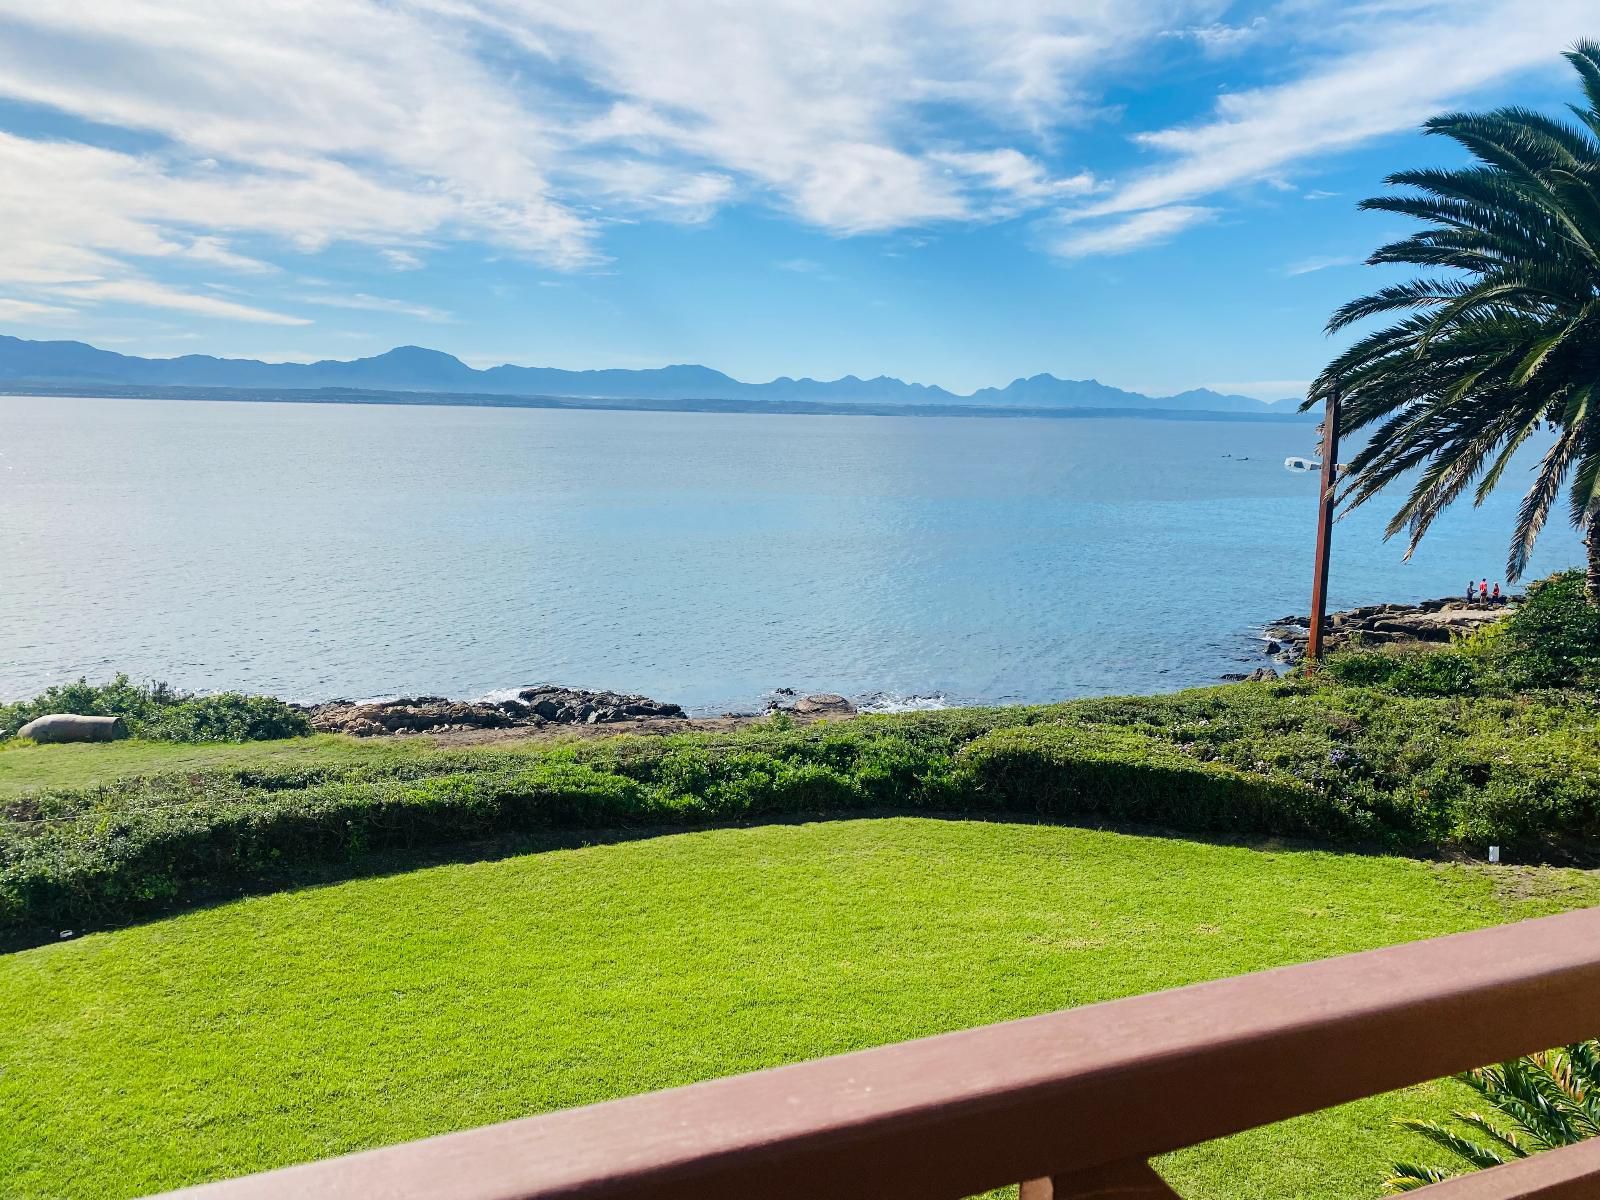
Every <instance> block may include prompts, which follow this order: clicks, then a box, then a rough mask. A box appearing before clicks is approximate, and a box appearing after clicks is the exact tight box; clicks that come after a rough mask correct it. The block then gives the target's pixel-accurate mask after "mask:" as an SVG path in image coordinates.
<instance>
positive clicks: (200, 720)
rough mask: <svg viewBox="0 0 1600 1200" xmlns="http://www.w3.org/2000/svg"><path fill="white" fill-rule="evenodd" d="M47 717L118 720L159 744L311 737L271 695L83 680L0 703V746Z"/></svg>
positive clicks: (297, 715)
mask: <svg viewBox="0 0 1600 1200" xmlns="http://www.w3.org/2000/svg"><path fill="white" fill-rule="evenodd" d="M50 713H78V714H80V715H82V716H101V717H121V718H122V720H123V723H124V724H126V725H127V727H128V732H129V733H130V734H131V735H132V736H134V737H137V738H144V739H148V740H151V741H159V742H248V741H264V740H267V739H270V738H287V737H300V736H303V735H305V734H308V733H310V732H311V722H310V721H309V720H308V719H307V718H306V715H305V713H303V712H301V711H300V710H299V709H297V708H295V707H294V706H293V705H290V704H286V703H284V702H283V701H282V700H278V699H275V698H273V697H271V696H246V695H244V694H243V693H240V692H222V693H218V694H216V695H210V696H197V695H195V694H193V693H191V692H182V691H178V690H177V689H175V688H172V687H169V686H168V685H167V684H165V683H134V682H133V681H132V680H131V679H129V678H128V677H127V676H126V675H118V676H117V677H116V678H115V679H113V680H112V681H111V682H110V683H104V684H94V683H90V682H89V681H88V680H87V679H80V680H78V681H77V682H76V683H66V684H57V685H56V686H54V687H50V688H46V689H45V690H44V691H43V692H41V693H40V694H39V695H37V696H35V697H33V698H32V699H31V700H19V701H17V702H15V703H13V704H0V744H3V743H4V742H5V741H7V740H9V739H11V738H13V737H15V736H16V734H17V731H18V730H20V729H21V728H22V727H23V726H24V725H26V724H27V723H28V722H29V721H31V720H33V719H34V718H35V717H43V716H47V715H49V714H50Z"/></svg>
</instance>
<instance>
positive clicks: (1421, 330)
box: [1305, 41, 1600, 604]
mask: <svg viewBox="0 0 1600 1200" xmlns="http://www.w3.org/2000/svg"><path fill="white" fill-rule="evenodd" d="M1566 57H1567V59H1568V61H1569V62H1571V64H1572V66H1573V68H1574V69H1575V70H1576V71H1577V73H1578V76H1579V79H1580V82H1581V85H1582V91H1583V97H1584V102H1583V103H1582V104H1577V105H1572V106H1571V108H1572V112H1573V114H1574V115H1575V116H1576V118H1577V124H1573V123H1571V122H1566V121H1560V120H1556V119H1553V118H1551V117H1548V116H1545V115H1544V114H1542V113H1539V112H1536V111H1534V110H1531V109H1527V108H1501V109H1496V110H1494V111H1492V112H1487V113H1450V114H1446V115H1443V116H1439V117H1435V118H1434V119H1432V120H1431V121H1429V122H1427V124H1426V125H1425V126H1424V129H1425V130H1426V131H1427V132H1428V133H1430V134H1436V135H1439V136H1442V137H1446V138H1449V139H1451V140H1452V141H1454V142H1456V143H1458V144H1459V145H1460V146H1461V147H1463V148H1464V149H1465V150H1466V151H1467V152H1468V153H1469V154H1471V156H1472V158H1473V160H1474V162H1473V163H1472V165H1470V166H1465V167H1456V168H1426V169H1422V170H1412V171H1400V172H1397V173H1395V174H1393V175H1391V176H1389V178H1388V180H1387V182H1388V183H1389V184H1390V185H1391V186H1395V187H1400V188H1404V189H1407V190H1406V191H1405V192H1403V193H1401V194H1397V195H1384V196H1378V197H1375V198H1373V199H1370V200H1366V201H1363V202H1362V207H1363V208H1364V209H1367V210H1369V211H1374V212H1382V213H1390V214H1394V215H1396V216H1402V217H1409V218H1413V219H1416V220H1420V221H1423V222H1425V223H1426V228H1424V229H1421V230H1419V231H1418V232H1416V233H1414V234H1412V235H1411V236H1410V237H1407V238H1404V239H1401V240H1399V241H1395V242H1391V243H1389V244H1388V245H1385V246H1382V247H1380V248H1379V249H1378V250H1377V251H1375V252H1374V253H1373V254H1372V256H1371V257H1370V258H1369V259H1368V262H1370V263H1373V264H1404V265H1409V266H1416V267H1422V268H1425V269H1428V270H1440V271H1443V272H1444V274H1442V275H1437V276H1430V277H1427V278H1421V279H1415V280H1412V281H1410V282H1407V283H1400V284H1393V285H1390V286H1388V287H1384V288H1382V289H1380V290H1378V291H1376V292H1374V293H1372V294H1371V295H1368V296H1363V297H1361V298H1360V299H1357V300H1352V301H1350V302H1349V303H1348V304H1346V305H1344V306H1343V307H1342V308H1340V309H1339V310H1338V311H1337V312H1336V313H1335V314H1334V315H1333V318H1332V319H1331V320H1330V322H1329V323H1328V330H1329V332H1330V333H1331V332H1336V331H1338V330H1342V329H1344V328H1346V327H1348V326H1350V325H1352V324H1354V323H1356V322H1359V321H1363V320H1366V319H1368V318H1371V317H1375V316H1382V315H1385V314H1390V313H1410V314H1412V315H1410V316H1407V317H1405V319H1403V320H1401V321H1400V322H1398V323H1397V324H1394V325H1391V326H1389V327H1387V328H1384V329H1380V330H1377V331H1375V332H1372V333H1369V334H1367V335H1366V336H1364V337H1362V338H1360V339H1359V340H1358V341H1357V342H1356V343H1355V344H1354V345H1353V346H1351V347H1350V348H1349V349H1348V350H1346V351H1345V352H1344V353H1342V354H1340V355H1339V356H1338V357H1336V358H1335V359H1334V360H1333V361H1332V362H1331V363H1329V364H1328V366H1327V367H1326V368H1324V369H1323V371H1322V373H1321V374H1320V375H1319V376H1318V377H1317V379H1316V381H1315V382H1314V383H1313V384H1312V387H1311V390H1310V392H1309V393H1308V396H1307V400H1306V404H1305V407H1310V406H1312V405H1314V404H1327V403H1329V402H1330V401H1332V400H1334V398H1335V397H1337V398H1338V399H1339V401H1340V405H1341V412H1342V422H1341V423H1342V424H1343V425H1344V426H1345V427H1346V428H1349V429H1369V428H1370V429H1371V433H1370V435H1369V437H1368V440H1367V442H1366V445H1365V446H1364V448H1363V449H1362V450H1361V451H1360V452H1359V453H1357V454H1356V455H1355V457H1354V458H1353V459H1352V460H1351V462H1350V464H1349V467H1350V470H1349V476H1348V483H1347V484H1346V486H1345V488H1344V491H1343V498H1344V500H1345V502H1346V503H1347V504H1349V505H1351V506H1354V505H1359V504H1363V503H1365V502H1366V501H1368V500H1371V499H1373V498H1374V497H1375V496H1376V495H1377V494H1378V493H1379V492H1380V491H1382V490H1383V489H1384V488H1386V487H1388V486H1389V485H1391V484H1395V483H1402V484H1403V485H1404V486H1407V487H1408V488H1409V494H1408V495H1407V498H1406V500H1405V502H1404V503H1403V504H1402V505H1401V506H1400V508H1399V510H1398V511H1397V512H1396V513H1395V515H1394V517H1393V519H1392V520H1391V521H1390V523H1389V528H1388V531H1387V533H1388V535H1389V536H1393V535H1395V534H1397V533H1400V532H1401V531H1402V530H1403V531H1405V532H1406V534H1407V537H1408V538H1409V541H1410V548H1411V549H1415V547H1416V545H1417V543H1418V542H1419V541H1420V540H1421V538H1422V537H1423V535H1424V534H1425V533H1426V532H1427V531H1428V528H1429V526H1430V525H1432V523H1433V521H1434V520H1435V518H1437V517H1438V516H1439V514H1440V513H1441V512H1443V511H1444V510H1445V509H1446V508H1447V507H1449V506H1450V505H1451V504H1452V503H1453V502H1454V501H1455V500H1456V499H1457V498H1459V497H1460V496H1462V495H1463V494H1464V493H1466V492H1467V490H1468V489H1469V488H1470V489H1473V495H1474V499H1475V501H1476V502H1477V503H1480V504H1481V503H1482V502H1483V500H1484V498H1485V497H1486V496H1487V495H1488V494H1489V493H1490V491H1492V490H1493V489H1494V487H1495V486H1496V485H1497V484H1498V483H1499V482H1500V480H1501V478H1502V477H1503V475H1504V473H1505V471H1506V468H1507V467H1508V466H1509V464H1510V463H1511V461H1512V458H1513V457H1514V455H1515V453H1516V452H1517V450H1519V449H1520V448H1521V447H1522V446H1523V445H1525V444H1526V443H1527V442H1528V440H1529V439H1530V438H1532V437H1533V436H1534V435H1535V434H1536V433H1538V432H1539V431H1540V430H1541V429H1544V428H1548V429H1549V430H1551V431H1553V432H1554V433H1555V440H1554V442H1553V443H1552V444H1551V446H1550V448H1549V449H1548V450H1547V451H1546V453H1545V454H1544V457H1543V459H1542V460H1541V462H1540V463H1539V466H1538V469H1537V473H1536V476H1535V480H1534V483H1533V485H1532V487H1531V488H1530V489H1529V490H1528V493H1527V496H1526V498H1525V499H1524V501H1523V503H1522V507H1521V511H1520V513H1519V515H1518V519H1517V522H1516V528H1515V531H1514V533H1513V536H1512V541H1511V549H1510V554H1509V557H1508V561H1507V565H1506V574H1507V577H1508V578H1510V579H1513V580H1515V579H1518V578H1519V577H1520V576H1521V575H1522V572H1523V569H1524V568H1525V567H1526V565H1527V562H1528V555H1529V553H1530V552H1531V550H1532V548H1533V544H1534V540H1535V539H1536V538H1537V537H1538V534H1539V531H1540V530H1541V529H1542V528H1543V526H1544V523H1545V520H1546V518H1547V517H1548V516H1549V513H1550V509H1551V506H1552V505H1553V504H1554V502H1555V500H1556V499H1557V497H1558V496H1559V495H1560V493H1561V490H1562V488H1563V486H1567V491H1568V513H1569V516H1570V517H1571V519H1572V522H1573V524H1574V525H1575V526H1576V527H1577V528H1578V529H1579V530H1580V531H1581V532H1582V534H1583V537H1584V541H1585V543H1586V545H1587V547H1588V574H1587V591H1588V597H1589V600H1590V602H1591V603H1596V604H1600V432H1597V431H1600V414H1597V409H1600V364H1597V361H1596V357H1595V346H1596V344H1597V343H1600V300H1597V298H1596V297H1597V295H1600V42H1594V41H1581V42H1579V43H1577V44H1576V45H1575V46H1574V47H1573V49H1572V50H1571V51H1570V52H1569V53H1568V54H1567V56H1566Z"/></svg>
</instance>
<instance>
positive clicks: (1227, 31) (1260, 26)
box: [1162, 17, 1267, 55]
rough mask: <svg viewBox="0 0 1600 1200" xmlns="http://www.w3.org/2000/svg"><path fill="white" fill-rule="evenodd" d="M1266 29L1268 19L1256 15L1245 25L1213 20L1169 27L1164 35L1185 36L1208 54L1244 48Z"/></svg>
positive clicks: (1230, 52) (1218, 53)
mask: <svg viewBox="0 0 1600 1200" xmlns="http://www.w3.org/2000/svg"><path fill="white" fill-rule="evenodd" d="M1266 31H1267V19H1266V18H1265V17H1256V18H1255V19H1254V20H1251V21H1248V22H1246V23H1245V24H1243V25H1229V24H1227V23H1226V22H1223V21H1212V22H1209V23H1208V24H1205V25H1190V26H1188V27H1187V28H1185V29H1169V30H1165V31H1164V32H1163V34H1162V36H1163V37H1169V38H1184V39H1186V40H1188V41H1192V42H1194V43H1196V44H1197V45H1198V46H1200V48H1201V49H1202V50H1204V51H1205V52H1206V53H1207V54H1210V55H1223V54H1232V53H1235V52H1237V51H1239V50H1242V49H1244V48H1245V47H1246V46H1248V45H1249V44H1250V43H1251V42H1253V41H1255V40H1256V39H1257V38H1259V37H1260V36H1261V35H1262V34H1263V33H1265V32H1266Z"/></svg>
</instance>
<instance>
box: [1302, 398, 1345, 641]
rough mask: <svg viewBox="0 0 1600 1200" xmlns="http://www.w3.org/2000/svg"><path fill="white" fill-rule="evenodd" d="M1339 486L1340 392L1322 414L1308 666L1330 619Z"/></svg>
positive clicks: (1328, 403)
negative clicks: (1331, 557) (1330, 579)
mask: <svg viewBox="0 0 1600 1200" xmlns="http://www.w3.org/2000/svg"><path fill="white" fill-rule="evenodd" d="M1338 486H1339V392H1338V389H1337V388H1335V389H1333V390H1331V391H1330V392H1329V393H1328V399H1327V402H1326V404H1324V406H1323V411H1322V491H1321V492H1320V494H1319V495H1318V497H1317V566H1316V574H1315V575H1313V576H1312V578H1311V628H1310V629H1308V630H1307V631H1306V633H1307V636H1306V663H1307V665H1308V666H1309V665H1312V664H1314V663H1316V662H1317V660H1318V659H1320V658H1321V657H1322V623H1323V621H1324V620H1326V619H1327V615H1328V557H1329V555H1330V553H1331V552H1332V550H1333V502H1334V493H1335V492H1336V491H1337V490H1338Z"/></svg>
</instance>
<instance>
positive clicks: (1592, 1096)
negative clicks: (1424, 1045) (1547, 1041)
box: [1384, 1041, 1600, 1192]
mask: <svg viewBox="0 0 1600 1200" xmlns="http://www.w3.org/2000/svg"><path fill="white" fill-rule="evenodd" d="M1459 1078H1460V1079H1461V1081H1462V1082H1463V1083H1465V1084H1466V1085H1467V1086H1468V1087H1470V1088H1472V1089H1473V1090H1474V1091H1476V1092H1477V1093H1478V1094H1479V1095H1480V1096H1482V1097H1483V1098H1484V1099H1485V1100H1487V1101H1488V1102H1489V1103H1490V1104H1491V1105H1493V1106H1494V1107H1495V1108H1496V1109H1497V1110H1499V1113H1500V1115H1501V1117H1502V1120H1501V1121H1499V1122H1496V1121H1491V1120H1490V1119H1489V1118H1488V1117H1485V1116H1483V1115H1482V1114H1481V1113H1467V1112H1456V1113H1453V1114H1452V1116H1454V1117H1455V1119H1456V1120H1457V1121H1460V1122H1461V1123H1462V1124H1463V1125H1466V1126H1467V1127H1468V1128H1469V1129H1471V1130H1472V1131H1473V1132H1472V1133H1471V1134H1462V1133H1457V1132H1456V1131H1454V1130H1452V1129H1449V1128H1447V1127H1446V1126H1444V1125H1440V1124H1438V1123H1437V1122H1435V1121H1415V1120H1411V1121H1401V1122H1400V1124H1401V1125H1403V1126H1404V1127H1405V1128H1407V1129H1410V1130H1413V1131H1415V1132H1416V1133H1420V1134H1421V1135H1422V1136H1423V1137H1425V1138H1427V1139H1428V1140H1429V1141H1430V1142H1432V1143H1434V1145H1436V1146H1440V1147H1442V1148H1443V1149H1445V1150H1448V1151H1449V1152H1450V1153H1451V1154H1453V1155H1455V1156H1456V1157H1457V1158H1458V1159H1460V1160H1462V1161H1463V1162H1465V1163H1466V1164H1467V1165H1468V1166H1469V1167H1471V1168H1474V1169H1481V1168H1484V1167H1497V1166H1499V1165H1500V1164H1502V1163H1507V1162H1510V1161H1511V1160H1512V1159H1516V1158H1526V1157H1527V1156H1528V1155H1529V1154H1532V1153H1535V1152H1537V1151H1539V1150H1549V1149H1552V1148H1553V1147H1556V1146H1570V1145H1572V1143H1574V1142H1581V1141H1584V1140H1585V1139H1587V1138H1591V1137H1594V1136H1595V1135H1596V1134H1600V1041H1587V1042H1579V1043H1578V1044H1577V1045H1574V1046H1566V1047H1564V1048H1562V1049H1560V1050H1547V1051H1545V1052H1544V1053H1543V1054H1530V1055H1529V1056H1528V1057H1526V1058H1519V1059H1516V1060H1514V1061H1512V1062H1508V1063H1501V1064H1500V1065H1499V1066H1497V1067H1484V1068H1482V1069H1481V1070H1477V1071H1468V1072H1467V1073H1466V1074H1465V1075H1462V1076H1459ZM1479 1137H1481V1138H1482V1139H1484V1140H1481V1141H1480V1140H1477V1139H1478V1138H1479ZM1393 1172H1394V1173H1393V1174H1392V1175H1390V1176H1389V1178H1388V1179H1386V1180H1384V1187H1385V1188H1386V1189H1387V1190H1388V1191H1391V1192H1410V1191H1415V1190H1416V1189H1417V1188H1420V1187H1425V1186H1427V1185H1428V1184H1430V1183H1437V1182H1439V1180H1441V1179H1444V1178H1447V1177H1448V1175H1449V1174H1450V1173H1449V1172H1447V1171H1444V1170H1442V1169H1441V1168H1439V1167H1425V1166H1421V1165H1419V1164H1417V1163H1395V1164H1394V1167H1393Z"/></svg>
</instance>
